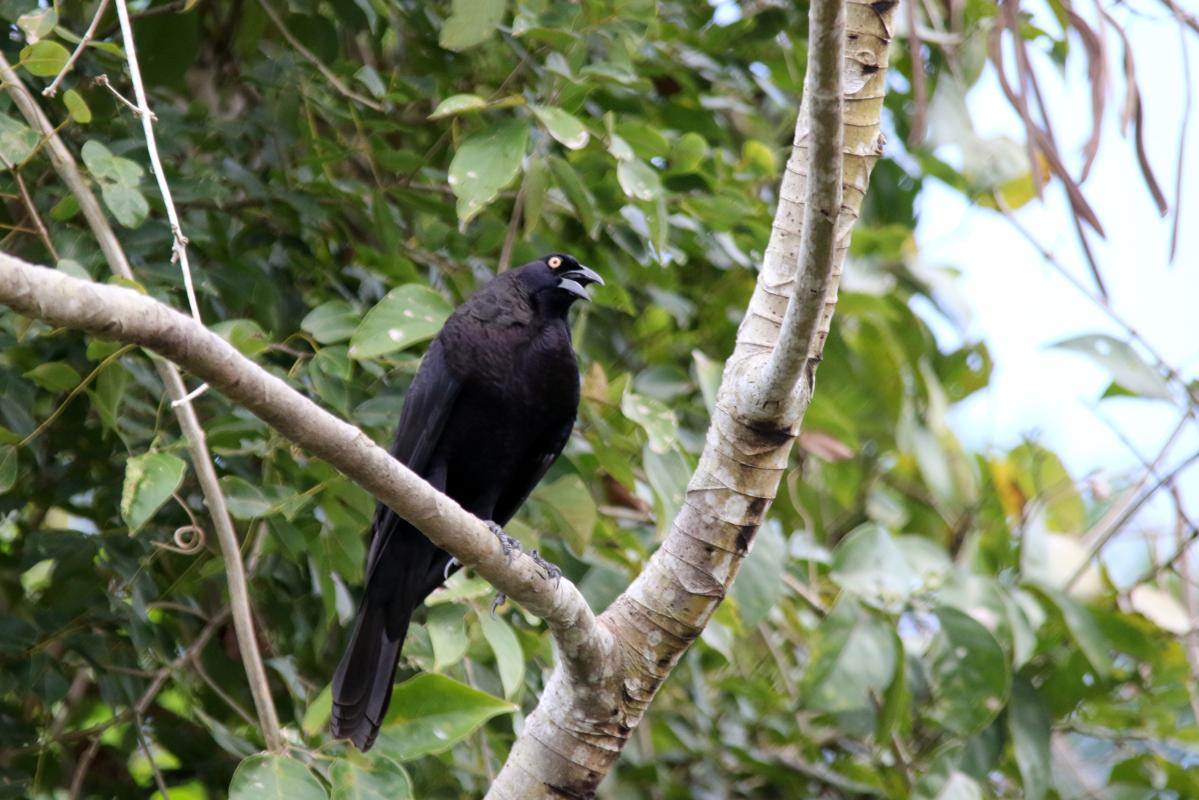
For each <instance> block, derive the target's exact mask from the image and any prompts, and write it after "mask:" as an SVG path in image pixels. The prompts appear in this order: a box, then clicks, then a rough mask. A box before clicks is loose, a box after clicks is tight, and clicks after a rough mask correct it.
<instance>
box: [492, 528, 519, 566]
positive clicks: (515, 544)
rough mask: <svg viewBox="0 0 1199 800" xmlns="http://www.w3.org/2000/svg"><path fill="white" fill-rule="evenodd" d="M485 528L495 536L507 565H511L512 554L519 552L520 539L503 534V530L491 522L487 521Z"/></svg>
mask: <svg viewBox="0 0 1199 800" xmlns="http://www.w3.org/2000/svg"><path fill="white" fill-rule="evenodd" d="M487 527H488V528H489V529H490V530H491V532H492V533H493V534H495V538H497V539H499V540H500V547H502V548H504V557H505V558H507V559H508V563H509V564H511V563H512V554H513V553H519V552H520V551H521V546H520V539H515V538H513V537H511V536H509V535H508V534H507V533H505V532H504V529H503V528H501V527H500V526H499V525H496V524H495V523H494V522H492V521H491V520H487Z"/></svg>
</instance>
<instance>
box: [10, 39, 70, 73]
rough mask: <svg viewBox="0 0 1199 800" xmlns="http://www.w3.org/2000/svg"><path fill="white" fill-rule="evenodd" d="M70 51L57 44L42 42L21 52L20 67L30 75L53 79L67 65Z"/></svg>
mask: <svg viewBox="0 0 1199 800" xmlns="http://www.w3.org/2000/svg"><path fill="white" fill-rule="evenodd" d="M70 57H71V51H70V50H68V49H67V48H65V47H63V46H62V45H61V44H59V43H58V42H52V41H49V40H43V41H40V42H38V43H37V44H34V45H30V46H29V47H26V48H24V49H22V50H21V66H23V67H25V69H27V70H29V74H30V75H37V76H38V77H40V78H53V77H54V76H55V75H57V74H58V73H60V72H62V69H63V67H65V66H66V65H67V59H69V58H70Z"/></svg>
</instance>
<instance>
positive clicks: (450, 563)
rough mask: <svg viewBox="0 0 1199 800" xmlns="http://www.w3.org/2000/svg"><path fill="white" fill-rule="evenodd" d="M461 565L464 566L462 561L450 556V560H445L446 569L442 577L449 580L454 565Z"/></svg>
mask: <svg viewBox="0 0 1199 800" xmlns="http://www.w3.org/2000/svg"><path fill="white" fill-rule="evenodd" d="M460 566H462V562H461V561H459V560H458V559H456V558H454V557H453V556H450V560H449V561H447V562H445V570H444V571H443V572H442V573H441V579H442V580H443V581H448V580H449V579H450V572H451V571H453V569H454V567H460Z"/></svg>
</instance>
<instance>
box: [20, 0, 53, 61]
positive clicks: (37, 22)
mask: <svg viewBox="0 0 1199 800" xmlns="http://www.w3.org/2000/svg"><path fill="white" fill-rule="evenodd" d="M57 24H58V12H57V11H55V10H54V9H53V8H42V9H38V10H37V11H30V12H29V13H28V14H22V15H21V16H19V17H17V27H18V28H20V29H21V30H22V31H24V32H25V38H26V39H28V40H29V43H30V44H33V43H35V42H37V40H38V39H42V38H44V37H46V36H49V35H50V32H51V31H53V30H54V26H56V25H57ZM55 74H57V73H55Z"/></svg>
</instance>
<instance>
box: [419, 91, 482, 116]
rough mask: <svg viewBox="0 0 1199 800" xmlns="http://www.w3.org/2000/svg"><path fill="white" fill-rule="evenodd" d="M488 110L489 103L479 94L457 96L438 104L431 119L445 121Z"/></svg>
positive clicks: (451, 96)
mask: <svg viewBox="0 0 1199 800" xmlns="http://www.w3.org/2000/svg"><path fill="white" fill-rule="evenodd" d="M484 108H487V101H486V100H484V99H483V98H482V97H479V96H478V95H477V94H455V95H450V96H449V97H447V98H446V99H444V100H442V101H441V102H440V103H438V104H437V108H435V109H433V113H432V114H430V115H429V119H445V118H446V117H454V116H457V115H458V114H465V113H467V112H469V111H481V110H483V109H484Z"/></svg>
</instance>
